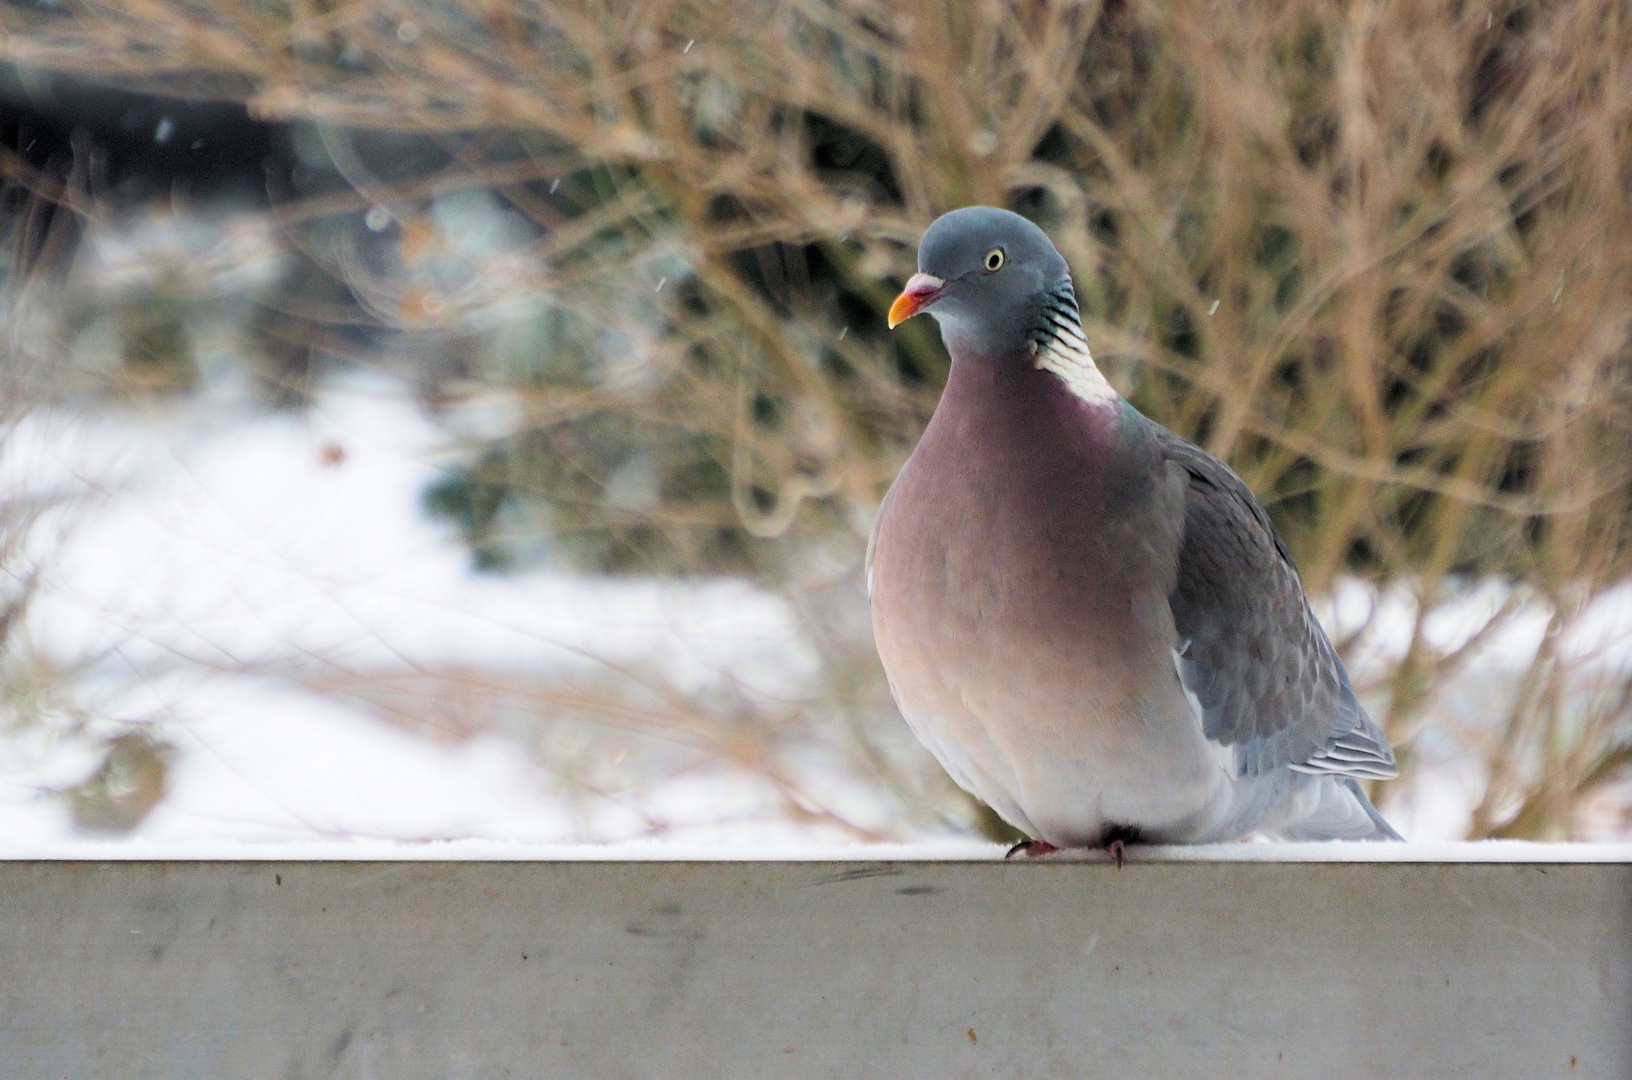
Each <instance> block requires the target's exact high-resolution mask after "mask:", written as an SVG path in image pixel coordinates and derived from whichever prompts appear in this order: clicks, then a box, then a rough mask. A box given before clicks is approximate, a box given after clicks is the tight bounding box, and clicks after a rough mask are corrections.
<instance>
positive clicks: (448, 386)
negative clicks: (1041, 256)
mask: <svg viewBox="0 0 1632 1080" xmlns="http://www.w3.org/2000/svg"><path fill="white" fill-rule="evenodd" d="M1627 56H1632V6H1629V5H1628V4H1626V3H1624V2H1612V0H1556V2H1503V3H1489V4H1480V3H1465V2H1460V0H1456V2H1453V0H1419V2H1411V0H1375V2H1360V0H1356V2H1350V3H1333V2H1331V0H1290V2H1277V3H1269V2H1261V3H1260V2H1251V0H1249V2H1244V3H1219V2H1215V0H1207V2H1202V0H1193V2H1192V0H1171V2H1165V3H1163V2H1156V0H1103V2H1095V0H1081V2H1071V0H1059V2H1000V0H992V2H983V3H974V4H951V5H948V4H942V3H938V2H928V0H926V2H922V3H913V2H902V3H895V4H889V3H870V2H863V0H783V2H776V0H736V2H725V3H687V2H679V0H673V2H670V0H653V2H645V3H639V2H632V3H623V2H616V0H579V2H564V3H532V2H527V0H419V2H395V0H277V2H261V0H107V2H98V0H38V2H32V0H6V2H4V3H0V61H3V66H0V184H3V189H0V320H3V323H0V325H3V326H4V331H5V333H4V337H3V343H0V355H3V367H0V380H3V383H0V835H3V836H4V837H5V838H6V839H7V840H9V841H13V842H17V841H22V842H26V843H37V844H42V845H46V846H49V845H52V844H57V843H61V844H64V845H71V844H73V843H74V842H76V841H77V840H79V839H82V838H88V837H95V838H107V837H110V836H134V837H137V838H146V839H149V840H152V841H154V842H175V843H189V842H195V841H199V840H229V841H238V840H246V841H255V840H275V839H292V838H327V837H356V836H370V837H392V838H402V839H434V838H455V837H490V838H497V839H523V840H537V841H563V842H564V841H609V840H620V839H629V838H636V837H663V838H668V839H672V840H682V839H685V840H696V841H706V842H710V843H734V844H742V845H755V846H763V845H789V844H799V843H806V842H824V843H825V842H833V841H846V840H863V841H866V840H898V841H899V840H915V839H923V838H929V837H943V838H944V837H960V836H961V837H986V838H990V839H1006V838H1008V837H1009V835H1010V834H1009V833H1008V831H1007V829H1006V827H1005V826H1003V825H1002V823H1001V822H999V821H998V820H997V819H996V818H995V817H994V816H993V815H992V814H991V813H990V812H989V811H987V810H985V809H984V808H983V807H981V806H979V805H977V804H975V803H974V802H973V801H972V800H971V799H969V798H968V797H967V796H965V795H963V794H962V793H961V792H959V791H958V790H956V789H955V788H954V787H953V786H952V785H951V783H950V782H949V781H948V780H947V779H946V778H945V777H944V776H943V775H942V774H941V772H940V770H939V768H938V767H937V766H936V765H935V763H934V762H933V761H932V760H931V759H930V758H929V757H928V755H927V754H926V753H925V752H924V751H923V750H921V749H920V748H919V747H918V745H917V744H916V742H915V741H914V740H913V738H912V736H911V735H910V733H909V732H908V731H907V729H906V728H905V726H904V724H903V723H902V722H901V720H900V719H899V717H898V716H897V715H896V713H895V711H894V708H893V706H892V704H891V702H890V698H889V693H888V689H887V687H886V686H885V684H884V679H883V675H882V671H881V670H880V668H879V665H878V662H877V660H876V657H875V655H874V652H873V648H872V643H871V638H870V630H869V623H868V614H867V604H866V598H865V595H864V592H863V589H862V581H861V569H860V564H861V559H862V553H863V549H864V546H865V541H866V536H867V533H868V529H869V527H870V524H871V519H872V515H873V512H874V510H875V508H876V506H877V504H878V500H879V498H880V497H881V496H882V494H883V493H884V491H885V489H886V488H887V486H888V484H889V482H890V480H891V479H892V477H893V476H894V474H895V472H896V470H897V469H898V468H899V467H900V465H901V464H902V462H903V461H904V460H905V459H906V456H907V454H908V453H909V452H910V450H911V448H912V446H913V443H914V441H915V439H916V437H917V435H918V433H919V431H920V430H921V428H922V426H923V424H924V423H925V421H926V420H927V418H928V416H929V414H930V412H931V411H932V409H933V407H934V403H935V400H936V397H937V394H938V392H939V388H940V386H941V383H942V381H943V378H944V376H945V372H946V358H945V354H944V353H943V351H942V349H941V347H940V343H939V340H938V338H937V335H936V334H935V332H934V329H933V326H932V325H930V324H929V323H928V321H927V320H914V321H913V322H910V323H908V324H906V325H904V326H903V327H902V328H900V329H899V330H898V331H896V332H895V333H893V334H890V333H887V332H886V330H885V327H884V320H883V313H884V311H885V309H886V308H887V306H888V304H889V302H890V300H891V299H892V298H893V296H894V295H895V293H896V292H897V290H898V289H899V287H900V285H901V283H902V282H903V281H904V280H905V278H906V277H907V276H908V275H909V274H910V273H911V272H912V270H913V260H914V253H915V249H916V242H917V238H918V236H919V234H920V233H921V231H922V229H923V228H924V227H925V226H926V225H927V224H928V223H929V222H930V221H931V220H933V219H934V218H935V217H936V216H937V215H938V214H940V213H941V212H943V211H945V210H948V209H951V208H954V207H957V206H962V205H966V204H971V203H990V204H996V205H1002V206H1008V207H1010V208H1012V209H1016V210H1018V211H1020V212H1022V213H1024V214H1026V215H1028V216H1030V217H1031V218H1033V219H1034V220H1035V221H1037V222H1038V223H1039V224H1040V225H1042V226H1043V227H1044V228H1045V229H1046V230H1047V231H1048V232H1049V234H1050V235H1051V236H1052V237H1053V238H1054V240H1055V242H1056V243H1057V245H1058V246H1059V247H1060V249H1061V251H1063V252H1064V253H1065V255H1066V257H1067V258H1068V260H1069V261H1070V263H1071V266H1072V269H1073V272H1074V276H1075V279H1076V287H1077V295H1078V297H1079V298H1080V300H1081V301H1082V305H1083V312H1084V319H1085V323H1086V327H1087V330H1088V334H1089V338H1090V340H1091V341H1092V343H1093V345H1094V349H1095V353H1096V357H1097V358H1098V359H1099V362H1100V364H1101V366H1102V367H1103V368H1104V369H1105V370H1106V372H1107V374H1108V375H1109V376H1110V378H1111V379H1112V381H1113V382H1114V383H1115V384H1116V385H1117V386H1118V388H1119V389H1121V390H1122V391H1123V392H1124V393H1125V394H1127V395H1128V396H1129V397H1130V398H1131V399H1132V400H1133V401H1134V402H1135V403H1136V404H1137V405H1138V406H1139V407H1140V408H1141V409H1143V410H1144V411H1146V412H1147V413H1148V414H1149V415H1151V416H1153V417H1155V418H1156V419H1158V420H1160V421H1161V422H1163V423H1165V424H1167V425H1168V426H1170V427H1172V428H1174V429H1175V430H1177V431H1179V432H1181V433H1182V434H1184V435H1186V436H1188V437H1190V438H1192V439H1194V440H1195V441H1197V442H1199V443H1200V444H1201V445H1203V446H1205V447H1206V448H1208V449H1209V450H1211V451H1212V452H1214V453H1216V454H1218V455H1220V456H1221V457H1224V458H1225V459H1227V460H1228V461H1230V462H1231V464H1233V465H1234V466H1235V468H1236V469H1237V470H1238V471H1239V472H1240V473H1241V474H1242V475H1243V476H1244V477H1245V478H1246V479H1247V481H1248V482H1249V483H1250V484H1251V485H1252V486H1253V488H1254V489H1255V490H1256V491H1257V492H1258V493H1259V495H1260V496H1261V497H1262V499H1263V500H1264V502H1265V504H1266V505H1267V506H1268V507H1269V509H1270V511H1271V513H1272V514H1273V516H1274V517H1275V520H1276V522H1277V524H1278V525H1279V527H1280V528H1281V530H1282V531H1283V532H1284V534H1285V536H1286V538H1287V540H1288V542H1289V544H1290V546H1291V548H1292V550H1293V552H1294V553H1295V554H1296V556H1297V559H1298V561H1299V564H1300V566H1301V568H1302V571H1303V574H1304V578H1305V582H1306V584H1307V586H1308V588H1309V590H1310V592H1311V594H1312V595H1314V596H1316V597H1318V607H1319V611H1320V614H1321V617H1322V618H1323V619H1324V620H1325V622H1326V625H1327V627H1328V629H1329V630H1330V631H1331V633H1332V635H1333V637H1334V639H1335V640H1336V641H1337V642H1338V643H1339V645H1340V648H1341V650H1342V652H1343V654H1344V656H1345V657H1346V659H1347V660H1348V663H1349V664H1350V667H1351V670H1352V671H1353V672H1354V674H1355V676H1356V683H1357V685H1358V686H1359V687H1360V689H1361V691H1362V696H1363V697H1364V698H1365V700H1366V702H1367V703H1368V705H1369V707H1370V708H1371V709H1372V710H1373V712H1374V714H1375V715H1377V716H1378V717H1379V718H1381V719H1382V720H1383V721H1384V722H1385V724H1386V726H1387V729H1388V732H1389V734H1390V736H1391V737H1392V738H1393V740H1394V742H1395V745H1396V747H1397V748H1398V751H1399V756H1400V762H1401V773H1400V777H1399V779H1398V780H1395V781H1390V782H1388V783H1384V784H1379V785H1377V786H1376V788H1375V789H1374V791H1373V793H1372V794H1373V798H1375V799H1376V800H1377V801H1378V802H1379V804H1380V805H1381V806H1382V808H1383V809H1384V811H1385V812H1386V813H1387V814H1389V816H1390V817H1391V818H1392V819H1393V820H1394V821H1395V823H1396V824H1397V825H1399V827H1400V828H1401V829H1402V831H1403V832H1405V833H1406V835H1407V836H1410V837H1413V838H1417V839H1435V838H1460V837H1474V838H1477V837H1517V838H1531V839H1609V838H1616V837H1619V838H1627V837H1629V836H1632V586H1629V584H1628V574H1629V570H1632V546H1629V543H1628V541H1629V539H1632V198H1629V196H1632V67H1629V66H1628V65H1627V64H1626V63H1625V58H1626V57H1627Z"/></svg>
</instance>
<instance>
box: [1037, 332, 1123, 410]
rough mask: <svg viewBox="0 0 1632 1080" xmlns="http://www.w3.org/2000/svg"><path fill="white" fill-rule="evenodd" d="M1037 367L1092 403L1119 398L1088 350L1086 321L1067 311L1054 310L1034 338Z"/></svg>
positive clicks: (1101, 403) (1097, 403)
mask: <svg viewBox="0 0 1632 1080" xmlns="http://www.w3.org/2000/svg"><path fill="white" fill-rule="evenodd" d="M1032 348H1033V349H1034V350H1035V352H1034V355H1035V356H1036V358H1037V366H1038V367H1039V368H1041V369H1042V370H1044V371H1050V372H1053V373H1054V374H1055V375H1058V376H1059V377H1060V379H1061V381H1063V382H1064V383H1065V385H1066V387H1067V388H1068V389H1069V390H1070V391H1071V392H1072V393H1073V394H1075V395H1077V397H1079V398H1081V399H1082V400H1083V401H1086V402H1088V403H1089V404H1091V405H1103V404H1105V403H1107V402H1111V401H1115V400H1116V398H1117V393H1116V388H1115V387H1114V386H1112V385H1111V384H1110V382H1109V381H1108V380H1107V379H1106V378H1105V376H1104V374H1103V373H1102V372H1101V371H1100V370H1099V367H1098V366H1097V365H1096V364H1095V363H1094V358H1093V356H1092V355H1091V354H1090V353H1089V352H1088V336H1087V335H1086V334H1084V333H1083V332H1082V323H1081V322H1080V321H1078V320H1077V319H1076V318H1073V317H1072V316H1070V315H1067V314H1066V313H1065V312H1063V311H1060V310H1057V309H1050V310H1048V311H1047V312H1046V313H1045V315H1044V316H1043V326H1042V327H1040V328H1039V330H1038V332H1037V336H1036V338H1034V339H1033V341H1032Z"/></svg>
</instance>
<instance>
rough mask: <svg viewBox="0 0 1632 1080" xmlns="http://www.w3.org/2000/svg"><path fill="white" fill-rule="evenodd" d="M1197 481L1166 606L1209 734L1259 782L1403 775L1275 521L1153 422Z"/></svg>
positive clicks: (1210, 461) (1216, 467)
mask: <svg viewBox="0 0 1632 1080" xmlns="http://www.w3.org/2000/svg"><path fill="white" fill-rule="evenodd" d="M1151 426H1152V427H1153V428H1154V429H1155V430H1156V431H1157V433H1158V434H1157V438H1158V441H1159V443H1160V445H1161V447H1162V450H1163V454H1164V457H1165V458H1166V460H1167V461H1168V464H1169V467H1170V468H1177V469H1181V470H1183V472H1184V474H1185V476H1186V479H1187V481H1188V485H1189V487H1188V492H1187V495H1186V498H1185V520H1184V542H1183V546H1182V547H1181V548H1180V551H1179V567H1178V575H1177V579H1176V583H1175V586H1174V589H1173V593H1172V595H1171V596H1170V597H1169V603H1170V605H1171V607H1172V610H1173V622H1174V627H1175V629H1176V630H1177V631H1178V636H1179V642H1180V650H1179V677H1180V679H1181V680H1182V681H1183V682H1184V685H1185V688H1186V689H1188V690H1189V691H1190V692H1191V693H1193V694H1194V695H1195V696H1196V700H1197V701H1198V702H1200V704H1201V710H1202V731H1203V733H1204V734H1205V735H1206V736H1207V737H1208V738H1209V739H1212V740H1214V741H1216V742H1218V743H1220V744H1222V745H1225V746H1233V747H1235V748H1236V762H1237V768H1238V769H1239V770H1240V772H1241V774H1242V775H1244V776H1245V775H1255V774H1258V773H1262V772H1267V771H1270V770H1273V769H1277V768H1280V767H1283V766H1290V767H1291V768H1292V769H1294V770H1296V771H1298V772H1307V773H1325V774H1333V775H1338V776H1347V777H1354V778H1359V779H1386V778H1389V777H1392V776H1394V775H1396V773H1397V771H1398V770H1397V769H1396V767H1395V763H1394V753H1393V751H1392V750H1391V749H1390V748H1389V745H1388V739H1387V737H1386V736H1385V735H1384V734H1383V732H1382V730H1381V729H1380V728H1379V727H1378V726H1377V724H1376V723H1375V722H1374V721H1373V720H1372V719H1371V717H1369V716H1368V715H1366V711H1365V709H1364V708H1362V707H1361V705H1360V702H1359V701H1358V700H1357V699H1356V698H1355V696H1354V688H1353V686H1352V685H1351V684H1350V682H1349V674H1348V671H1347V670H1346V669H1345V668H1344V666H1343V661H1342V659H1341V658H1339V657H1338V655H1337V650H1336V649H1334V648H1333V647H1332V643H1331V641H1330V640H1329V639H1328V638H1327V637H1326V632H1325V631H1324V630H1323V629H1321V626H1320V623H1319V622H1318V621H1317V620H1316V619H1315V615H1314V612H1313V611H1312V610H1310V607H1309V601H1308V599H1307V597H1306V596H1305V595H1304V592H1303V580H1302V579H1301V578H1300V577H1299V576H1298V571H1297V567H1296V566H1295V565H1294V564H1293V562H1292V556H1291V554H1290V553H1289V552H1288V551H1287V549H1286V544H1285V543H1284V542H1283V541H1282V539H1281V537H1280V536H1279V535H1278V534H1277V533H1276V531H1275V527H1274V525H1273V524H1271V522H1270V519H1269V515H1268V513H1266V512H1265V510H1264V508H1263V506H1262V505H1261V504H1260V503H1259V502H1258V500H1257V498H1255V497H1254V496H1253V494H1252V491H1251V489H1250V488H1248V487H1247V485H1246V483H1245V482H1243V481H1242V479H1241V478H1240V477H1239V476H1237V475H1236V474H1235V473H1234V472H1233V471H1231V470H1230V468H1229V466H1227V465H1225V464H1224V463H1223V462H1221V461H1219V460H1218V459H1217V458H1215V457H1213V456H1212V455H1211V454H1208V453H1207V452H1205V451H1203V450H1201V449H1199V448H1197V447H1195V446H1192V445H1190V444H1189V443H1187V442H1185V441H1184V440H1183V439H1181V438H1179V437H1178V436H1177V435H1175V434H1173V433H1172V432H1170V431H1167V430H1166V429H1165V428H1161V427H1159V426H1158V425H1155V424H1152V425H1151Z"/></svg>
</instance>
